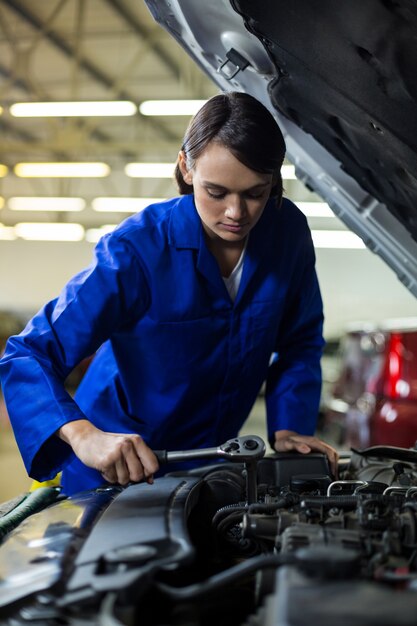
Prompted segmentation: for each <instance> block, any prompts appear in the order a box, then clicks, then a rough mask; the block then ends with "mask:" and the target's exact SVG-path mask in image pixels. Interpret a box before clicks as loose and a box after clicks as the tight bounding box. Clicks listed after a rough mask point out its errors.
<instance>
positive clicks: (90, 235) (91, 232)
mask: <svg viewBox="0 0 417 626" xmlns="http://www.w3.org/2000/svg"><path fill="white" fill-rule="evenodd" d="M116 226H117V224H104V225H103V226H100V228H88V229H87V230H86V231H85V240H86V241H88V242H89V243H97V241H98V240H99V239H101V237H103V235H106V234H107V233H111V232H112V230H114V229H115V228H116Z"/></svg>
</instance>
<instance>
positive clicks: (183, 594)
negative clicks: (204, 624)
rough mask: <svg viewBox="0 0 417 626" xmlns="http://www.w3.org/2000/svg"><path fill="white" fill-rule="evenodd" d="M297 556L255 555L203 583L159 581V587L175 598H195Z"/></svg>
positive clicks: (290, 561) (292, 559) (285, 562)
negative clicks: (181, 583) (173, 585)
mask: <svg viewBox="0 0 417 626" xmlns="http://www.w3.org/2000/svg"><path fill="white" fill-rule="evenodd" d="M294 562H295V557H294V556H293V555H286V556H282V555H279V554H268V555H262V556H258V557H254V558H253V559H251V560H250V561H244V562H243V563H239V564H238V565H236V566H235V567H233V568H230V569H228V570H227V571H225V572H221V573H220V574H215V575H214V576H212V577H211V578H209V579H208V580H204V581H202V582H201V583H197V584H194V585H189V586H188V587H182V588H179V587H171V586H170V585H166V584H165V583H157V588H158V589H159V591H162V592H163V593H164V594H166V595H167V596H168V597H170V598H173V599H174V600H195V599H198V598H202V597H204V596H207V595H210V594H212V593H216V592H217V591H219V589H222V588H224V587H225V586H226V585H231V584H233V583H235V582H237V581H238V580H240V579H242V578H244V577H245V576H248V574H252V573H253V572H257V571H259V570H262V569H268V568H273V567H274V568H276V567H279V566H281V565H286V564H289V563H294Z"/></svg>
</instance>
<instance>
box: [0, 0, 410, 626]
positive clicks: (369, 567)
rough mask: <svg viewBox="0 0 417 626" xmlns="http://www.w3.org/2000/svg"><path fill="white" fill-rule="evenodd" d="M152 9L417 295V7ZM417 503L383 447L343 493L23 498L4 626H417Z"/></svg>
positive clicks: (169, 486)
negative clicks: (277, 135)
mask: <svg viewBox="0 0 417 626" xmlns="http://www.w3.org/2000/svg"><path fill="white" fill-rule="evenodd" d="M147 4H148V6H149V8H150V10H151V12H152V13H153V15H154V17H155V19H156V20H157V21H158V22H159V23H160V24H161V26H162V27H164V28H166V29H167V30H168V31H169V32H170V33H171V34H172V35H173V37H174V38H175V39H177V41H178V42H179V44H180V45H182V46H183V47H184V48H185V49H186V50H187V52H188V53H189V54H190V55H191V56H192V57H193V58H194V59H195V61H196V62H197V63H198V64H199V65H200V67H201V68H202V69H203V70H204V71H205V72H206V73H207V74H208V75H209V76H210V77H211V78H212V79H213V81H214V82H215V83H216V84H217V85H218V87H219V88H220V89H222V90H226V91H230V90H240V91H245V92H248V93H251V94H252V95H254V96H255V97H257V98H258V99H259V100H260V101H262V102H263V103H264V104H265V105H266V106H267V107H268V108H269V109H270V110H271V112H272V113H273V114H274V115H275V117H276V118H277V120H278V122H279V124H280V126H281V128H282V129H283V132H284V134H285V139H286V143H287V147H288V156H289V158H290V160H291V161H293V162H294V164H295V166H296V170H297V174H298V177H299V178H301V179H302V180H303V181H304V182H305V184H306V185H307V186H308V187H309V188H310V189H312V190H314V191H316V192H317V193H318V194H319V195H321V196H322V197H323V198H324V199H325V200H326V201H327V202H328V203H329V204H330V206H331V207H332V208H333V210H334V212H335V213H336V214H337V215H338V216H339V217H340V218H341V219H342V220H343V221H344V222H345V223H346V224H347V225H348V226H349V227H350V228H352V230H354V231H355V232H356V233H357V234H359V235H360V236H361V237H362V238H363V239H364V241H365V242H366V243H367V245H368V246H369V247H370V248H371V249H372V250H374V251H375V252H376V253H377V254H379V255H380V256H381V257H382V258H383V259H384V260H385V261H386V262H387V263H388V264H389V265H390V267H391V268H392V269H393V270H394V271H395V272H396V273H397V275H398V276H399V278H400V279H401V280H402V281H403V282H404V284H405V285H407V286H408V288H409V289H410V290H411V292H412V293H414V294H415V295H416V294H417V281H416V278H417V241H416V236H417V218H416V217H417V216H416V211H417V208H416V207H417V202H416V199H417V178H416V176H415V172H416V167H415V165H416V154H417V150H416V147H417V146H416V142H417V133H416V132H415V131H416V125H417V107H416V101H415V100H416V97H417V93H416V88H415V78H414V77H415V55H416V52H415V45H414V41H415V33H416V32H417V5H416V4H415V3H413V2H412V1H411V0H399V1H398V2H395V3H394V2H390V1H388V0H387V1H384V2H382V1H377V0H369V1H368V2H367V3H363V2H361V3H359V2H352V0H344V1H343V2H338V3H335V2H332V1H331V0H320V2H319V1H318V0H294V1H293V2H291V3H284V2H280V1H277V0H263V1H262V2H250V1H249V0H232V1H231V2H228V1H226V0H211V1H210V2H207V3H204V5H203V4H202V3H201V2H199V1H197V0H147ZM394 337H395V335H392V339H393V345H394V344H395V345H397V346H398V342H397V343H395V342H396V341H397V340H396V339H395V340H394ZM394 347H395V346H394ZM396 349H397V348H395V350H396ZM393 350H394V348H393ZM399 380H400V379H399V378H397V379H396V382H395V381H394V379H393V378H392V377H391V378H388V383H389V384H388V383H387V384H388V387H387V388H386V389H385V392H386V393H387V397H388V396H389V392H390V388H389V385H391V387H392V385H394V388H395V390H396V391H397V392H399V391H400V389H401V385H400V386H398V382H399ZM401 380H403V379H401ZM394 382H395V384H394ZM404 389H405V387H404V386H403V391H404ZM391 391H392V388H391ZM391 399H392V398H391ZM378 411H379V413H378V415H379V416H380V417H379V418H380V419H382V411H383V406H381V407H380V408H379V409H378ZM385 422H386V423H387V424H388V422H389V420H388V421H387V420H386V419H385ZM387 428H388V426H387ZM245 441H246V443H247V442H248V441H249V442H251V441H252V443H249V444H248V445H247V446H246V448H245V450H246V452H245V454H246V453H248V451H254V450H258V449H259V448H258V446H260V447H261V444H259V441H257V440H256V439H254V438H252V439H251V438H250V437H249V439H248V440H245ZM225 445H226V448H228V449H229V451H231V452H232V453H233V452H236V451H240V452H242V450H243V449H244V446H245V444H244V442H242V441H241V440H240V439H236V440H235V441H232V442H226V444H225ZM242 446H243V447H242ZM191 452H192V451H191ZM202 452H203V453H204V451H201V450H200V451H199V454H201V453H202ZM206 452H207V456H210V455H211V456H213V455H214V456H216V454H215V453H214V452H213V451H212V450H211V451H206ZM181 454H184V453H181V452H178V455H181ZM416 492H417V452H416V451H415V450H410V449H407V448H399V447H389V446H386V445H383V446H376V447H370V448H366V449H362V450H360V451H356V452H354V453H353V454H352V456H351V457H349V458H347V459H346V460H342V462H341V463H340V468H339V480H337V479H336V477H335V476H332V474H331V472H330V469H329V466H328V464H327V461H326V458H325V457H324V456H323V455H320V454H309V455H299V454H296V453H287V454H285V453H281V454H274V455H269V456H266V457H262V456H259V457H257V458H256V459H255V458H253V459H252V460H250V459H249V460H244V461H243V460H242V455H241V456H240V457H239V454H237V456H236V458H235V459H234V460H230V459H228V460H226V461H225V460H224V459H219V462H218V463H215V464H214V465H210V466H208V467H203V468H199V469H198V470H191V471H188V472H184V473H172V474H167V475H166V476H163V477H161V478H158V479H157V480H156V481H155V484H154V485H148V484H146V483H141V484H137V485H129V486H128V487H127V488H125V489H122V488H120V487H113V486H110V487H109V486H104V487H103V488H99V489H97V490H94V491H92V492H84V493H81V494H78V495H75V496H73V497H71V498H62V497H61V496H60V494H59V491H57V490H56V489H54V488H51V489H50V490H47V491H44V492H39V495H36V496H35V495H34V496H26V495H25V496H24V497H23V498H21V499H20V500H19V499H18V501H13V502H10V503H5V504H4V505H3V507H2V513H3V516H2V517H0V533H1V536H2V537H3V542H2V545H1V546H0V616H1V621H2V624H5V626H22V625H23V624H27V623H29V622H30V623H33V624H42V625H46V626H55V625H56V624H64V625H66V626H85V625H86V624H97V625H104V624H106V625H109V626H120V625H126V626H130V625H136V624H141V625H144V626H162V625H167V624H169V625H171V626H185V625H186V624H192V625H198V626H200V625H201V626H206V625H209V624H210V625H211V624H212V623H213V622H215V623H217V624H219V626H223V624H224V625H226V624H227V625H228V626H229V625H230V626H241V625H242V626H243V625H244V624H250V623H251V624H255V625H259V626H304V625H307V624H308V625H309V624H320V625H321V626H327V625H328V624H329V625H330V624H334V623H337V624H338V626H351V625H352V624H355V626H392V624H396V625H397V626H411V625H412V624H415V623H416V615H417V593H416V591H417V565H416V559H415V546H416V542H417V532H416V528H417V507H416V502H415V495H416Z"/></svg>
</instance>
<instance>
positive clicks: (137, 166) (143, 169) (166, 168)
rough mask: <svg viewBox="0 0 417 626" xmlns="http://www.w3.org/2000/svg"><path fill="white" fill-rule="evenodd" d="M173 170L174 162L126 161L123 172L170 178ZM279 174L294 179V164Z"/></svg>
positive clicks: (285, 167)
mask: <svg viewBox="0 0 417 626" xmlns="http://www.w3.org/2000/svg"><path fill="white" fill-rule="evenodd" d="M174 170H175V163H128V164H127V165H126V167H125V174H126V175H127V176H130V177H131V178H172V177H173V175H174ZM281 176H282V178H283V180H295V179H296V176H295V169H294V166H293V165H283V166H282V167H281Z"/></svg>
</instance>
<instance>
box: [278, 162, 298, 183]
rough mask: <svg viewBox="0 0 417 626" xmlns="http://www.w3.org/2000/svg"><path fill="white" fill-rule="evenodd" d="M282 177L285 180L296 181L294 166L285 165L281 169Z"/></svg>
mask: <svg viewBox="0 0 417 626" xmlns="http://www.w3.org/2000/svg"><path fill="white" fill-rule="evenodd" d="M281 176H282V179H283V180H296V179H297V177H296V175H295V167H294V165H283V166H282V167H281Z"/></svg>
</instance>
